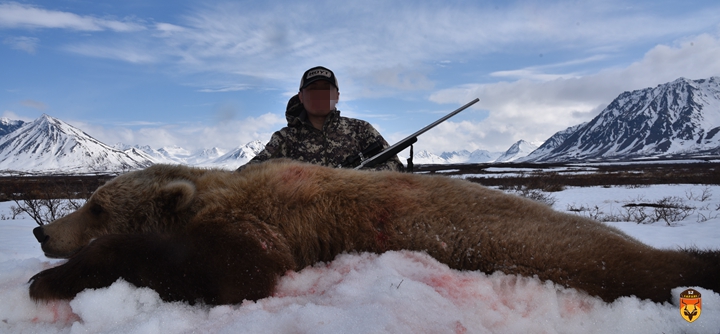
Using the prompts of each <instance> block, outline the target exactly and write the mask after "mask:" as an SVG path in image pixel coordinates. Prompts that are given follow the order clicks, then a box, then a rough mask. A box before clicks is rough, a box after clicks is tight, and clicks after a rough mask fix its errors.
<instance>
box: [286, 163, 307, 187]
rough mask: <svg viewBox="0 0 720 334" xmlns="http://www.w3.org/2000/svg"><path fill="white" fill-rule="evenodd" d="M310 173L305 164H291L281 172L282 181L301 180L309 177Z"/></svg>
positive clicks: (294, 181)
mask: <svg viewBox="0 0 720 334" xmlns="http://www.w3.org/2000/svg"><path fill="white" fill-rule="evenodd" d="M308 177H309V173H308V170H307V168H305V167H303V166H290V167H288V168H287V169H285V170H284V171H283V173H282V174H281V178H282V181H283V182H284V183H286V184H289V183H296V182H301V181H304V180H306V179H308Z"/></svg>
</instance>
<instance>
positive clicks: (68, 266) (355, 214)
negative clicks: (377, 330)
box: [30, 160, 720, 304]
mask: <svg viewBox="0 0 720 334" xmlns="http://www.w3.org/2000/svg"><path fill="white" fill-rule="evenodd" d="M34 234H35V236H36V238H37V239H38V241H40V242H41V243H42V249H43V251H44V252H45V254H46V255H47V256H49V257H60V258H69V260H68V261H67V262H65V263H64V264H61V265H59V266H57V267H54V268H50V269H47V270H45V271H42V272H40V273H38V274H37V275H35V276H34V277H33V278H32V279H31V285H30V296H31V297H32V298H33V299H35V300H52V299H71V298H73V297H74V296H75V295H76V294H77V293H79V292H81V291H82V290H84V289H88V288H101V287H106V286H109V285H111V284H112V283H113V282H115V281H116V280H117V279H119V278H123V279H124V280H126V281H128V282H130V283H132V284H134V285H136V286H138V287H149V288H151V289H153V290H155V291H157V292H158V293H159V294H160V296H161V298H163V299H164V300H167V301H188V302H190V303H195V302H204V303H207V304H235V303H240V302H242V301H243V300H246V299H247V300H257V299H261V298H265V297H268V296H270V295H271V294H272V293H273V289H274V286H275V284H276V282H277V279H278V278H279V277H280V276H281V275H283V274H284V273H286V272H287V271H288V270H295V271H297V270H301V269H303V268H304V267H306V266H309V265H312V264H314V263H317V262H320V261H332V260H333V259H334V258H335V256H336V255H338V254H340V253H343V252H376V253H379V252H384V251H388V250H402V249H404V250H413V251H423V252H427V253H428V254H429V255H431V256H432V257H434V258H435V259H437V260H438V261H440V262H442V263H445V264H447V265H448V266H450V267H451V268H455V269H460V270H479V271H482V272H485V273H493V272H495V271H501V272H503V273H506V274H511V275H514V274H517V275H523V276H530V277H532V276H537V277H538V278H539V279H541V280H543V281H544V280H551V281H553V282H555V283H557V284H560V285H563V286H566V287H570V288H576V289H579V290H583V291H585V292H587V293H589V294H590V295H594V296H599V297H600V298H602V299H603V300H605V301H613V300H615V299H617V298H618V297H621V296H631V295H634V296H637V297H639V298H642V299H650V300H652V301H655V302H663V301H670V300H671V297H672V296H671V294H670V290H671V289H672V288H675V287H678V286H699V287H704V288H707V289H711V290H714V291H720V279H719V277H720V252H717V251H697V250H660V249H655V248H652V247H650V246H647V245H645V244H643V243H641V242H639V241H637V240H636V239H634V238H632V237H630V236H628V235H626V234H625V233H623V232H621V231H619V230H617V229H615V228H612V227H608V226H606V225H604V224H601V223H598V222H596V221H593V220H590V219H587V218H583V217H580V216H576V215H570V214H565V213H561V212H557V211H554V210H552V209H551V208H549V207H547V206H546V205H543V204H540V203H536V202H534V201H531V200H528V199H524V198H521V197H518V196H513V195H508V194H505V193H502V192H501V191H497V190H492V189H488V188H485V187H483V186H480V185H477V184H474V183H471V182H468V181H464V180H458V179H451V178H447V177H442V176H428V175H413V174H403V173H396V172H369V171H356V170H347V169H332V168H327V167H322V166H317V165H310V164H304V163H298V162H293V161H289V160H271V161H268V162H266V163H262V164H257V165H252V166H248V167H247V168H245V169H244V170H243V171H241V172H236V173H233V172H227V171H221V170H206V169H198V168H190V167H184V166H169V165H156V166H153V167H150V168H147V169H145V170H141V171H135V172H130V173H127V174H124V175H121V176H118V177H117V178H115V179H113V180H111V181H109V182H108V183H106V184H105V185H104V186H102V187H100V188H98V189H97V191H96V192H95V193H94V194H93V195H92V197H91V198H90V199H89V200H88V201H87V203H86V204H85V205H84V206H83V207H82V208H80V209H79V210H77V211H76V212H74V213H72V214H70V215H68V216H66V217H63V218H60V219H58V220H56V221H54V222H52V223H51V224H48V225H45V226H42V227H38V228H36V229H35V231H34Z"/></svg>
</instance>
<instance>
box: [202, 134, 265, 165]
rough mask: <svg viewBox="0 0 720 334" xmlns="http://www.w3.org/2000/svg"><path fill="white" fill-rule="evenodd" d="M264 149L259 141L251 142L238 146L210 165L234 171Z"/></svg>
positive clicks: (263, 145)
mask: <svg viewBox="0 0 720 334" xmlns="http://www.w3.org/2000/svg"><path fill="white" fill-rule="evenodd" d="M264 149H265V144H263V143H262V142H261V141H259V140H255V141H251V142H249V143H247V144H245V145H243V146H240V147H238V148H236V149H234V150H232V151H230V152H228V153H226V154H225V155H223V156H221V157H218V158H216V159H215V160H213V161H212V165H214V166H217V167H219V168H225V169H236V168H238V167H240V166H242V165H244V164H246V163H247V162H248V161H250V159H252V158H254V157H255V156H256V155H257V154H258V153H260V152H261V151H262V150H264Z"/></svg>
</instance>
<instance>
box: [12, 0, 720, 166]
mask: <svg viewBox="0 0 720 334" xmlns="http://www.w3.org/2000/svg"><path fill="white" fill-rule="evenodd" d="M718 13H720V2H718V1H682V2H681V1H443V2H439V1H362V2H355V3H345V2H337V1H311V2H310V1H308V2H303V1H262V2H260V1H212V0H210V1H182V0H181V1H172V2H171V1H152V0H143V1H139V0H125V1H90V0H73V1H70V0H56V1H16V2H6V1H1V0H0V113H2V116H3V117H8V118H11V119H23V120H32V119H35V118H37V117H39V116H40V115H42V114H43V113H46V114H48V115H50V116H53V117H57V118H60V119H62V120H64V121H66V122H69V123H70V124H73V125H75V126H77V127H79V128H81V129H83V130H84V131H85V132H87V133H89V134H90V135H92V136H94V137H96V138H97V139H99V140H101V141H103V142H105V143H107V144H110V145H112V144H114V143H117V142H122V143H125V144H132V145H134V144H140V145H150V146H152V147H153V148H160V147H163V146H168V145H178V146H181V147H185V148H187V149H191V150H195V149H200V148H210V147H219V148H222V149H225V150H230V149H232V148H234V147H237V146H240V145H243V144H245V143H247V142H249V141H252V140H262V141H267V140H268V139H269V138H270V135H271V134H272V132H273V131H276V130H278V129H280V128H281V127H283V126H284V125H285V118H284V109H285V104H286V102H287V100H288V98H289V97H290V96H292V94H294V93H295V92H296V91H297V86H298V84H299V79H300V76H301V75H302V72H304V71H305V70H306V69H308V68H310V67H313V66H316V65H323V66H326V67H329V68H330V69H332V70H333V71H335V73H336V75H337V76H338V80H339V85H340V103H339V104H338V109H340V110H341V111H342V114H343V115H345V116H349V117H355V118H361V119H365V120H367V121H369V122H370V123H372V124H373V125H374V126H375V127H376V128H378V130H380V132H381V133H382V134H383V135H384V136H385V138H386V139H387V140H388V141H389V142H390V143H393V142H395V141H397V140H400V139H402V138H403V137H404V136H406V135H409V134H411V133H413V132H414V131H416V130H417V129H419V128H421V127H423V126H424V125H426V124H428V123H430V122H432V121H434V120H435V119H437V118H439V117H441V116H442V115H443V114H445V113H448V112H450V111H452V110H454V109H455V108H457V107H459V106H460V105H462V104H465V103H466V102H468V101H470V100H472V99H474V98H476V97H477V98H479V99H480V102H479V103H477V104H476V105H475V106H473V107H472V108H471V109H468V110H466V111H464V112H463V113H461V114H459V115H458V116H456V117H454V118H452V119H451V120H450V121H448V122H446V123H444V124H442V125H440V126H438V127H437V128H436V129H433V130H431V131H430V132H428V133H426V134H425V135H423V136H422V137H420V138H419V142H418V143H417V144H416V146H415V148H416V150H422V149H425V150H429V151H431V152H435V153H440V152H442V151H449V150H457V149H467V150H475V149H487V150H491V151H501V150H505V149H507V148H508V147H509V146H510V145H511V144H512V143H514V142H515V141H517V140H520V139H524V140H527V141H531V142H535V143H541V142H542V141H544V140H545V139H547V138H548V137H550V136H551V135H552V134H554V133H555V132H557V131H559V130H563V129H565V128H567V127H568V126H572V125H576V124H579V123H581V122H586V121H589V120H590V119H592V118H593V117H594V116H596V115H597V114H598V112H600V111H601V110H602V108H604V107H605V106H606V105H607V104H608V103H610V102H611V101H612V99H613V98H615V97H616V96H617V95H618V94H620V93H622V92H623V91H628V90H635V89H642V88H646V87H654V86H656V85H658V84H661V83H665V82H669V81H672V80H675V79H677V78H679V77H686V78H689V79H701V78H708V77H711V76H720V56H718V55H720V15H718Z"/></svg>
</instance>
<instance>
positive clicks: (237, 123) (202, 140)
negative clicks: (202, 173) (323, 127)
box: [70, 113, 286, 150]
mask: <svg viewBox="0 0 720 334" xmlns="http://www.w3.org/2000/svg"><path fill="white" fill-rule="evenodd" d="M285 122H286V121H285V119H284V118H281V117H280V116H278V115H276V114H269V113H268V114H264V115H260V116H259V117H248V118H245V119H242V120H224V121H222V122H218V123H217V124H216V125H211V126H208V125H203V124H173V125H161V126H141V127H139V128H138V127H133V128H129V127H127V126H125V125H120V126H116V125H109V126H102V125H97V124H92V123H87V122H84V121H73V122H70V123H71V124H73V126H76V127H78V128H80V129H82V130H83V131H85V132H86V133H88V134H90V135H91V136H93V137H94V138H96V139H98V140H100V141H102V142H104V143H106V144H108V145H114V144H116V143H123V144H128V145H150V147H152V148H155V149H158V148H161V147H165V146H172V145H177V146H180V147H183V148H186V149H189V150H199V149H203V148H212V147H218V148H221V149H225V150H231V149H233V148H236V147H238V146H241V145H245V144H247V143H249V142H251V141H253V140H261V141H263V142H267V141H268V140H270V136H271V135H272V133H273V132H274V131H276V130H278V129H279V128H280V127H282V126H283V125H284V124H285Z"/></svg>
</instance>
